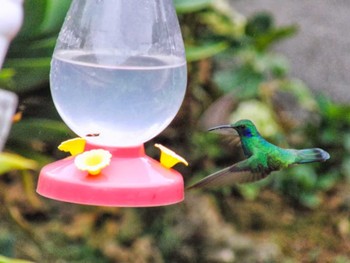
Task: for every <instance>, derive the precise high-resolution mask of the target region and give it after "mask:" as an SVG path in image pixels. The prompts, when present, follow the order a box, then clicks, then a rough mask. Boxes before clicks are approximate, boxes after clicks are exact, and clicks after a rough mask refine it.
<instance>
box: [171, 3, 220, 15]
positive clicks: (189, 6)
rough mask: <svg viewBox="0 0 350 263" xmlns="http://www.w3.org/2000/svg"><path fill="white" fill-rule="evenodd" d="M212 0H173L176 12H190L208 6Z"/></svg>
mask: <svg viewBox="0 0 350 263" xmlns="http://www.w3.org/2000/svg"><path fill="white" fill-rule="evenodd" d="M213 2H214V0H174V5H175V8H176V11H177V13H179V14H184V13H191V12H196V11H199V10H202V9H204V8H207V7H209V6H210V5H211V4H212V3H213Z"/></svg>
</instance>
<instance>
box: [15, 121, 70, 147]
mask: <svg viewBox="0 0 350 263" xmlns="http://www.w3.org/2000/svg"><path fill="white" fill-rule="evenodd" d="M72 136H73V133H72V132H71V131H70V129H69V128H68V127H67V125H65V124H64V123H63V122H61V121H55V120H49V119H39V118H31V119H25V120H22V121H20V122H18V123H15V124H14V125H13V126H12V130H11V132H10V135H9V140H14V141H16V142H19V143H21V144H24V145H30V143H31V141H32V140H37V141H42V142H56V143H58V142H61V141H64V140H66V139H68V138H69V137H72Z"/></svg>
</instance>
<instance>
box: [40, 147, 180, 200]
mask: <svg viewBox="0 0 350 263" xmlns="http://www.w3.org/2000/svg"><path fill="white" fill-rule="evenodd" d="M92 149H105V150H108V151H110V152H111V154H112V156H113V157H112V159H111V163H110V165H109V166H107V167H106V168H104V169H103V170H102V172H101V174H99V175H95V176H94V175H89V174H88V173H87V172H83V171H80V170H78V169H77V168H76V167H75V165H74V157H68V158H66V159H63V160H59V161H57V162H54V163H51V164H48V165H46V166H45V167H44V168H43V169H42V170H41V172H40V176H39V181H38V187H37V192H38V193H39V194H40V195H43V196H45V197H48V198H52V199H56V200H59V201H65V202H70V203H77V204H85V205H97V206H119V207H147V206H162V205H170V204H175V203H178V202H181V201H183V200H184V182H183V178H182V176H181V174H180V173H179V172H177V171H175V170H173V169H166V168H164V167H163V166H162V165H161V164H160V163H159V162H158V161H156V160H154V159H152V158H150V157H148V156H147V155H146V154H145V151H144V147H143V146H139V147H134V148H108V147H99V146H94V145H89V144H87V145H86V149H85V150H92Z"/></svg>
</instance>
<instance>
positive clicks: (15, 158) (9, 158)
mask: <svg viewBox="0 0 350 263" xmlns="http://www.w3.org/2000/svg"><path fill="white" fill-rule="evenodd" d="M37 168H38V165H37V163H36V162H34V161H33V160H30V159H26V158H24V157H22V156H20V155H17V154H12V153H4V152H3V153H0V175H1V174H4V173H7V172H9V171H12V170H29V169H30V170H36V169H37ZM0 259H1V258H0ZM0 262H1V261H0Z"/></svg>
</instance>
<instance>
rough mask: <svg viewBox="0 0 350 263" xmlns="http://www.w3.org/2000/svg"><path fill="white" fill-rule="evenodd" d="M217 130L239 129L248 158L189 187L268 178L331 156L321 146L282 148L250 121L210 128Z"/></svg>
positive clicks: (244, 151) (228, 184) (215, 185)
mask: <svg viewBox="0 0 350 263" xmlns="http://www.w3.org/2000/svg"><path fill="white" fill-rule="evenodd" d="M218 129H232V130H236V131H237V133H238V135H239V138H240V141H241V145H242V148H243V153H244V156H245V157H246V158H247V159H245V160H243V161H240V162H238V163H235V164H233V165H231V166H229V167H227V168H224V169H222V170H220V171H218V172H216V173H213V174H211V175H208V176H207V177H205V178H203V179H202V180H200V181H199V182H197V183H195V184H194V185H192V186H190V187H189V188H188V189H192V188H203V187H217V186H231V185H234V184H239V183H248V182H254V181H258V180H261V179H263V178H265V177H266V176H268V175H269V174H270V173H271V172H274V171H278V170H281V169H283V168H286V167H288V166H290V165H293V164H304V163H313V162H324V161H326V160H327V159H329V157H330V156H329V154H328V153H327V152H326V151H324V150H322V149H319V148H312V149H303V150H295V149H282V148H280V147H278V146H276V145H274V144H272V143H270V142H268V141H266V140H265V139H264V138H263V137H261V135H260V133H259V132H258V130H257V129H256V127H255V125H254V123H253V122H252V121H250V120H240V121H238V122H236V123H234V124H231V125H221V126H216V127H213V128H211V129H209V131H213V130H218Z"/></svg>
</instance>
